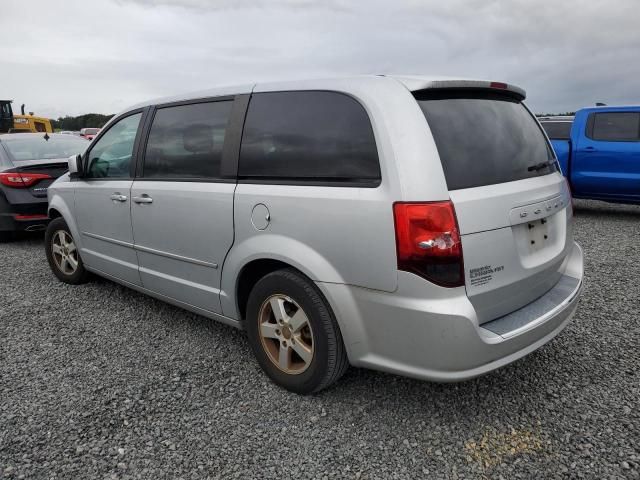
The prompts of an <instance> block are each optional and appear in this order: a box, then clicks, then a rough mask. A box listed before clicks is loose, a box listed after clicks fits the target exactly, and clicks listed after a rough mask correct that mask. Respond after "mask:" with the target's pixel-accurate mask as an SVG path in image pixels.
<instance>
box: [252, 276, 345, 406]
mask: <svg viewBox="0 0 640 480" xmlns="http://www.w3.org/2000/svg"><path fill="white" fill-rule="evenodd" d="M274 306H275V308H274ZM276 310H278V311H279V312H284V315H283V314H281V313H280V314H277V315H276ZM299 310H302V315H300V314H299ZM278 317H283V318H282V319H283V323H278ZM304 319H306V324H307V325H308V328H307V326H304V327H301V328H300V325H301V324H302V323H303V322H304ZM246 327H247V334H248V337H249V343H250V345H251V348H252V350H253V353H254V354H255V356H256V359H257V360H258V363H259V364H260V366H261V367H262V369H263V370H264V371H265V373H266V374H267V375H268V376H269V377H270V378H271V380H273V381H274V382H275V383H276V384H278V385H280V386H281V387H283V388H286V389H287V390H289V391H291V392H294V393H298V394H303V395H307V394H310V393H315V392H319V391H320V390H322V389H324V388H327V387H328V386H329V385H331V384H333V383H334V382H336V381H337V380H338V379H339V378H340V377H341V376H342V375H343V374H344V372H346V370H347V368H348V367H349V360H348V358H347V352H346V350H345V348H344V343H343V341H342V335H341V333H340V328H339V327H338V324H337V322H336V319H335V317H334V315H333V312H332V311H331V308H330V307H329V305H328V303H327V301H326V300H325V298H324V297H323V296H322V294H321V293H320V291H319V290H318V288H317V287H316V286H315V285H314V284H313V282H312V281H311V280H309V279H308V278H306V277H305V276H304V275H302V274H301V273H299V272H297V271H296V270H293V269H284V270H277V271H275V272H272V273H269V274H267V275H265V276H264V277H263V278H262V279H260V280H259V281H258V283H256V285H255V286H254V287H253V290H251V293H250V295H249V301H248V303H247V315H246ZM261 332H267V333H266V334H263V333H261ZM287 334H288V335H287ZM276 337H277V338H276ZM285 345H286V347H285ZM283 348H284V349H285V350H287V352H288V356H287V354H285V355H284V360H283V357H280V356H279V355H280V352H281V350H282V349H283ZM309 350H311V352H312V353H311V355H309ZM298 352H301V353H302V354H303V355H302V356H301V355H300V354H299V353H298ZM303 357H304V358H303ZM305 358H306V360H305Z"/></svg>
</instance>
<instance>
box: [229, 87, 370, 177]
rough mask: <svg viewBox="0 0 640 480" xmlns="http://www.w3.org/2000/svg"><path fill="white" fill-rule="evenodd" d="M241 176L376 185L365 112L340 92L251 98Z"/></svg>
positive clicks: (242, 151) (243, 142)
mask: <svg viewBox="0 0 640 480" xmlns="http://www.w3.org/2000/svg"><path fill="white" fill-rule="evenodd" d="M239 176H240V177H241V178H245V179H254V180H259V181H272V180H275V181H279V182H282V183H313V184H327V185H334V184H335V185H362V186H375V185H378V184H379V183H380V166H379V163H378V151H377V149H376V142H375V139H374V136H373V130H372V128H371V123H370V122H369V117H368V115H367V112H366V111H365V110H364V108H363V107H362V105H360V103H358V102H357V101H356V100H354V99H353V98H351V97H349V96H347V95H344V94H341V93H336V92H320V91H307V92H273V93H258V94H254V95H252V97H251V102H250V103H249V109H248V112H247V118H246V121H245V125H244V133H243V136H242V148H241V152H240V165H239Z"/></svg>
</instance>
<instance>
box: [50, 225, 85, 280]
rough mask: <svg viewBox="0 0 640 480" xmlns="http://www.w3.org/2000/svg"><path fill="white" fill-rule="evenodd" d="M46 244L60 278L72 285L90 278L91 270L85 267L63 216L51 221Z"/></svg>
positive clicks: (52, 265)
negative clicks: (88, 270)
mask: <svg viewBox="0 0 640 480" xmlns="http://www.w3.org/2000/svg"><path fill="white" fill-rule="evenodd" d="M44 244H45V248H46V250H47V261H48V262H49V266H50V267H51V270H52V271H53V273H54V274H55V276H56V277H58V279H59V280H61V281H62V282H64V283H69V284H71V285H78V284H80V283H84V282H86V281H87V280H88V278H89V272H87V271H86V270H85V268H84V264H83V263H82V258H80V252H79V251H78V248H77V247H76V244H75V242H74V240H73V237H72V236H71V231H70V230H69V227H68V226H67V222H65V221H64V219H63V218H62V217H59V218H56V219H54V220H52V221H51V222H50V223H49V225H48V226H47V231H46V233H45V236H44Z"/></svg>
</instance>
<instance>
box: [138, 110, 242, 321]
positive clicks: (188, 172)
mask: <svg viewBox="0 0 640 480" xmlns="http://www.w3.org/2000/svg"><path fill="white" fill-rule="evenodd" d="M232 104H233V100H228V99H227V100H220V101H207V102H201V103H191V104H186V105H172V106H165V107H160V108H158V109H157V110H156V113H155V116H154V119H153V123H152V124H151V128H150V131H149V138H148V141H147V146H146V151H145V155H144V160H143V164H142V172H141V174H139V175H138V177H137V178H136V179H135V181H134V183H133V187H132V189H131V199H132V202H133V203H132V204H131V212H132V221H133V234H134V238H135V249H136V252H137V255H138V259H139V262H140V277H141V280H142V284H143V286H144V287H145V288H146V289H149V290H151V291H153V292H156V293H160V294H162V295H164V296H167V297H170V298H172V299H175V300H178V301H180V302H183V303H186V304H189V305H192V306H195V307H198V308H201V309H204V310H207V311H210V312H215V313H219V312H220V311H221V309H220V298H219V294H220V271H221V269H222V263H223V262H224V259H225V256H226V254H227V252H228V251H229V249H230V248H231V244H232V243H233V192H234V189H235V180H225V179H223V178H222V175H221V163H222V152H223V145H224V142H225V133H226V130H227V123H228V119H229V115H230V112H231V108H232Z"/></svg>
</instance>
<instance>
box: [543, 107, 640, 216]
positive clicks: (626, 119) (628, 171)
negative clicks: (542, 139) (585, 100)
mask: <svg viewBox="0 0 640 480" xmlns="http://www.w3.org/2000/svg"><path fill="white" fill-rule="evenodd" d="M539 120H540V123H541V124H542V126H543V128H544V129H545V131H546V132H547V135H548V136H549V139H550V140H551V143H552V145H553V149H554V150H555V152H556V155H557V157H558V160H559V161H560V167H561V168H562V173H563V174H564V176H565V177H567V179H568V181H569V185H570V187H571V192H572V193H573V196H574V197H576V198H590V199H595V200H605V201H608V202H618V203H636V204H640V106H638V107H608V106H605V107H591V108H583V109H582V110H579V111H578V112H576V114H575V117H562V116H558V117H541V118H539Z"/></svg>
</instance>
